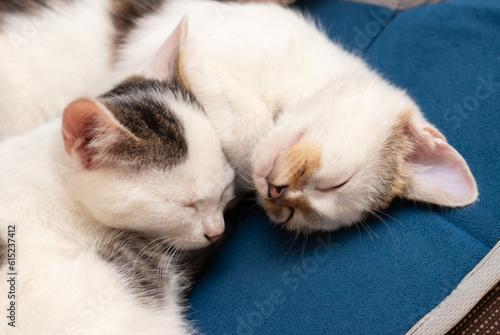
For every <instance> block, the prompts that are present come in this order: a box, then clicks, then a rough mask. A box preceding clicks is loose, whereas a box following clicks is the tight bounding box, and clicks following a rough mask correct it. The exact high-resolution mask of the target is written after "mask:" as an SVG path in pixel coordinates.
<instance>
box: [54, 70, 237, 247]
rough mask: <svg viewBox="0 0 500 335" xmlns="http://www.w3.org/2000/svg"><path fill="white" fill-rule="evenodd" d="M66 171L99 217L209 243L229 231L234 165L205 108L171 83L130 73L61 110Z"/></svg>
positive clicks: (175, 241) (179, 242)
mask: <svg viewBox="0 0 500 335" xmlns="http://www.w3.org/2000/svg"><path fill="white" fill-rule="evenodd" d="M62 132H63V138H64V144H65V149H66V152H67V154H68V156H69V157H70V163H71V164H72V165H73V166H74V169H72V171H73V173H72V174H71V176H70V177H69V178H66V180H67V182H68V183H69V184H70V189H71V190H72V191H73V192H74V193H73V194H74V197H75V198H76V199H77V200H78V201H80V202H81V204H82V205H83V207H84V208H85V209H86V210H87V211H88V212H90V213H91V214H92V215H93V217H95V218H96V219H97V220H98V221H99V222H100V223H102V224H104V225H107V226H110V227H114V228H126V229H134V230H138V231H142V232H145V233H147V234H150V235H151V236H154V237H163V238H166V239H167V240H169V241H170V242H171V244H172V245H174V246H176V247H178V248H196V247H204V246H207V245H208V244H210V243H211V242H212V241H215V240H217V239H218V238H219V237H220V236H221V234H222V233H223V231H224V221H223V218H222V210H223V208H224V206H225V205H226V203H227V202H228V201H229V200H230V199H231V198H232V194H233V190H232V180H233V171H232V169H231V168H230V166H229V164H228V163H227V161H226V158H225V156H224V154H223V152H222V150H221V147H220V142H219V139H218V137H217V135H216V134H215V131H214V130H213V128H212V126H211V124H210V122H209V121H208V119H207V118H206V116H205V115H204V112H203V110H202V109H201V108H200V106H199V105H198V103H197V102H196V101H195V100H194V98H192V96H191V95H190V94H189V93H187V92H186V91H185V90H183V89H181V88H179V87H178V86H176V85H174V84H169V83H167V82H164V81H160V80H156V79H146V78H145V77H132V78H130V79H128V80H126V81H125V82H123V83H121V84H120V85H118V86H117V87H115V88H114V89H113V90H111V91H110V92H108V93H106V94H104V95H102V96H101V97H99V98H98V99H91V98H83V99H80V100H77V101H74V102H73V103H71V104H70V105H69V106H68V107H67V108H66V110H65V111H64V114H63V129H62Z"/></svg>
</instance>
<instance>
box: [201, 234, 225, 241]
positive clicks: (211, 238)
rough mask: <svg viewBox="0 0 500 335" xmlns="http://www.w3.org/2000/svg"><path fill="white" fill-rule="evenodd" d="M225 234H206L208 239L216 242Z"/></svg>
mask: <svg viewBox="0 0 500 335" xmlns="http://www.w3.org/2000/svg"><path fill="white" fill-rule="evenodd" d="M222 235H223V234H219V235H214V236H208V235H207V234H205V238H206V239H207V240H209V241H210V242H212V243H214V242H215V241H217V240H218V239H220V238H221V237H222Z"/></svg>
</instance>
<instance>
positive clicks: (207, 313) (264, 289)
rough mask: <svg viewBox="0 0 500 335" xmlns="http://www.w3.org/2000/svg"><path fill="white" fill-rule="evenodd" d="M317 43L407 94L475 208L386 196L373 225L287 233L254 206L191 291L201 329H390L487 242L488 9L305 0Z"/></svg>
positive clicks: (495, 148)
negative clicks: (467, 182) (471, 179)
mask: <svg viewBox="0 0 500 335" xmlns="http://www.w3.org/2000/svg"><path fill="white" fill-rule="evenodd" d="M299 7H300V8H302V9H305V10H308V11H309V12H311V14H312V15H313V16H314V17H317V18H318V19H319V21H321V23H322V25H323V27H324V28H325V29H326V31H327V32H328V33H329V36H330V37H331V38H332V39H334V40H337V41H340V42H341V43H342V44H343V45H345V46H346V47H347V48H349V49H350V50H353V51H355V52H357V53H359V54H361V55H363V57H365V59H366V60H367V61H368V62H369V63H371V64H372V65H373V67H374V68H376V69H377V70H378V71H379V72H381V73H383V74H384V76H386V77H387V78H389V79H390V80H391V81H393V82H394V83H396V84H397V85H399V86H401V87H403V88H405V89H407V91H408V92H409V93H410V94H411V95H412V96H413V97H414V98H415V99H416V101H417V102H418V103H419V105H420V106H421V107H422V110H423V111H424V113H425V114H426V116H427V117H428V118H429V120H430V121H431V122H432V123H434V124H436V125H437V126H438V127H439V128H440V129H441V130H442V131H443V133H444V134H445V135H446V136H447V138H448V140H449V142H450V143H451V144H452V145H454V146H455V148H457V150H459V152H460V153H461V154H462V155H463V156H464V157H465V158H466V160H467V161H468V163H469V165H470V167H471V169H472V171H473V174H474V175H475V177H476V179H477V181H478V185H479V189H480V193H481V195H480V201H479V202H478V203H477V204H475V205H473V206H470V207H468V208H464V209H459V210H456V209H441V208H437V207H431V206H427V205H419V204H414V203H411V202H405V201H397V202H395V203H394V204H393V205H392V206H391V207H390V208H389V209H388V210H387V211H386V213H387V215H383V216H382V219H383V220H379V219H376V218H373V219H371V220H370V221H369V222H368V226H366V227H365V226H362V225H359V226H357V227H352V228H350V229H344V230H341V231H338V232H334V233H330V234H316V235H312V236H308V237H307V238H305V237H295V236H293V235H290V234H288V233H286V232H284V231H282V230H280V229H279V228H276V227H274V226H273V225H272V224H270V223H269V222H268V220H267V219H266V217H265V215H264V214H263V213H262V212H261V211H259V210H258V209H257V208H254V209H252V210H250V211H249V213H247V214H246V217H247V219H245V221H244V223H243V224H242V226H241V227H240V228H239V229H238V230H237V232H236V233H235V235H234V236H233V237H232V238H231V239H230V240H229V241H228V242H227V243H226V244H225V245H224V246H223V248H222V249H221V250H220V252H219V253H218V254H217V255H216V257H215V259H214V261H213V264H211V266H210V267H209V269H208V271H207V273H205V275H204V276H203V278H202V280H201V281H200V282H199V283H198V284H197V285H196V287H195V290H194V292H193V295H192V297H191V301H190V302H191V304H192V309H191V314H190V317H191V319H192V320H194V323H195V324H196V326H197V327H198V328H199V329H200V330H201V332H203V333H205V334H217V335H219V334H404V333H405V332H406V331H408V330H409V329H410V328H411V327H412V326H413V325H414V324H415V323H416V322H418V320H419V319H420V318H421V317H423V316H424V315H425V314H426V313H428V312H429V311H430V310H432V309H433V308H434V307H435V306H437V305H438V304H439V303H440V302H441V301H442V300H443V299H444V298H445V297H446V296H447V295H449V294H450V292H451V291H452V290H453V289H454V288H455V287H456V286H457V284H458V283H459V282H460V281H461V279H462V278H463V277H464V276H465V275H466V274H467V273H468V272H469V271H470V270H471V269H472V268H473V267H474V266H475V265H476V264H477V263H478V262H479V261H480V260H481V259H482V258H483V257H484V256H485V255H486V253H487V252H488V251H489V250H490V249H491V248H492V247H493V245H494V244H495V243H496V242H497V241H498V240H499V239H500V214H499V211H498V210H497V207H498V206H499V205H500V201H499V200H498V196H499V192H498V190H499V189H500V177H499V173H498V166H500V154H499V153H500V146H499V144H500V132H499V126H500V94H499V93H500V34H499V31H500V2H499V1H497V0H456V1H450V2H446V3H442V4H438V5H432V6H427V7H421V8H416V9H413V10H409V11H406V12H403V13H394V12H392V11H390V10H388V9H385V8H380V7H375V6H368V5H362V4H358V3H350V2H342V1H327V0H310V1H304V2H302V3H299Z"/></svg>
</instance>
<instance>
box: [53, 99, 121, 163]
mask: <svg viewBox="0 0 500 335" xmlns="http://www.w3.org/2000/svg"><path fill="white" fill-rule="evenodd" d="M103 108H104V106H100V105H99V104H98V103H97V102H96V101H93V100H91V99H87V98H83V99H79V100H76V101H74V102H72V103H71V104H70V105H69V106H68V107H66V109H65V110H64V114H63V120H62V136H63V140H64V149H65V150H66V153H67V154H68V155H69V156H71V157H75V158H77V159H78V160H79V161H80V163H81V164H82V165H83V167H84V168H86V169H91V168H92V163H93V162H94V158H95V156H96V155H97V153H96V152H95V150H92V149H90V148H89V147H90V144H91V143H92V141H94V140H95V139H96V138H95V137H96V136H97V134H98V133H97V132H96V129H102V128H103V126H105V127H109V126H112V125H113V123H114V122H113V120H111V118H110V117H109V116H108V115H107V114H106V113H105V111H104V110H103Z"/></svg>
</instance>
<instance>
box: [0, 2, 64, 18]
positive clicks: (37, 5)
mask: <svg viewBox="0 0 500 335" xmlns="http://www.w3.org/2000/svg"><path fill="white" fill-rule="evenodd" d="M72 1H73V0H0V15H1V14H6V13H12V14H21V13H23V14H24V13H29V14H36V13H37V12H38V11H40V10H42V9H46V8H51V7H53V6H54V5H57V3H66V2H72Z"/></svg>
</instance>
